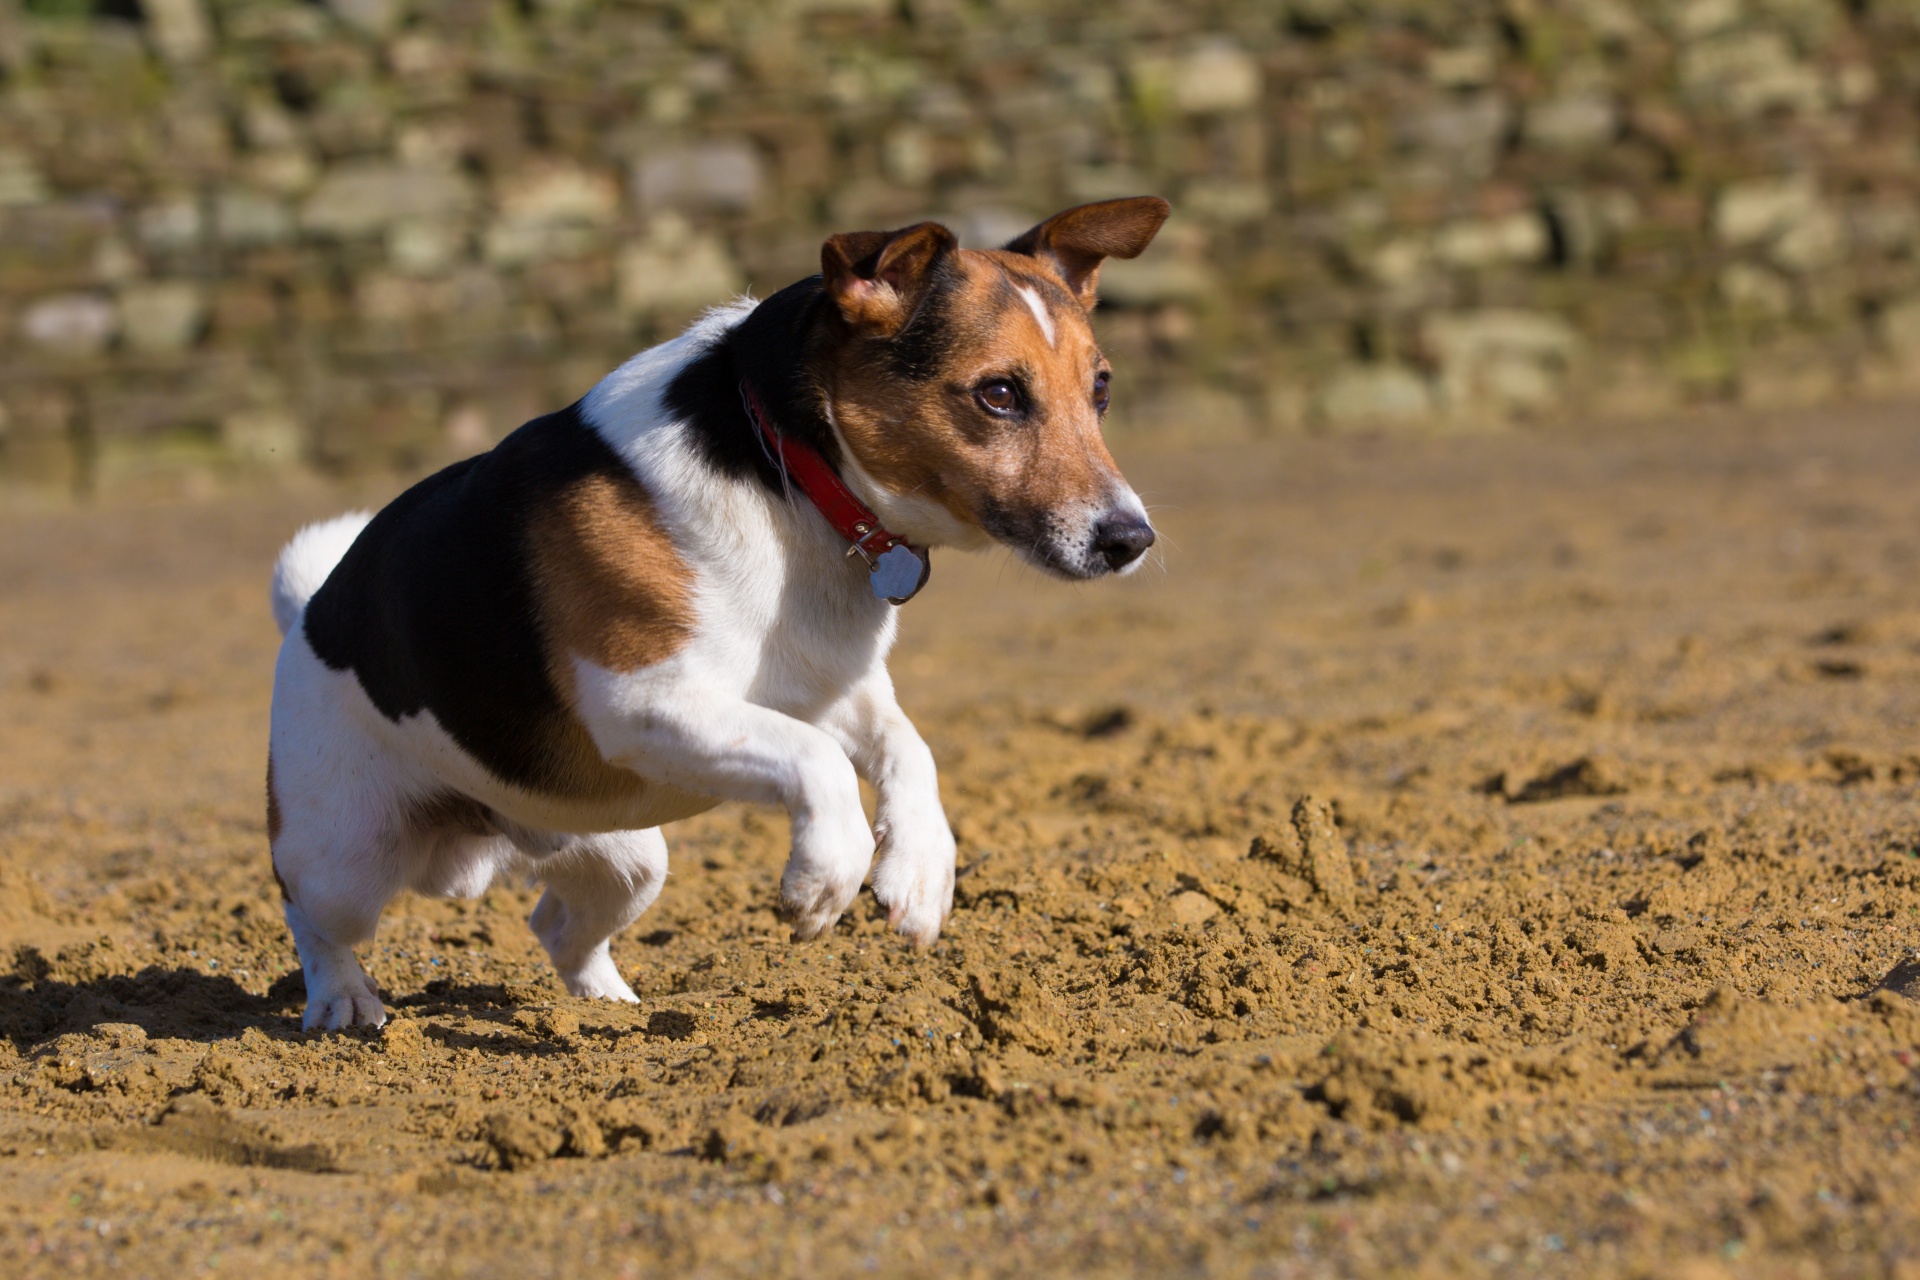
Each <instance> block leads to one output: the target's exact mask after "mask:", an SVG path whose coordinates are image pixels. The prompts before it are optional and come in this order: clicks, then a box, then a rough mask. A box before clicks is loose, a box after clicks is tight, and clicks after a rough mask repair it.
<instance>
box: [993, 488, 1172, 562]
mask: <svg viewBox="0 0 1920 1280" xmlns="http://www.w3.org/2000/svg"><path fill="white" fill-rule="evenodd" d="M1127 497H1128V498H1129V499H1131V501H1128V502H1121V503H1113V504H1111V505H1106V506H1103V507H1099V508H1091V507H1089V508H1082V509H1070V510H1067V511H1056V510H1036V511H1025V512H1014V511H1009V510H1006V509H1004V508H993V509H991V510H989V511H987V512H985V513H983V516H982V519H981V521H980V525H981V527H982V528H983V529H985V530H986V531H987V532H988V533H989V534H991V535H992V536H993V537H994V539H995V540H997V541H999V542H1000V543H1002V544H1004V545H1005V546H1007V547H1010V548H1011V549H1012V550H1013V551H1014V552H1015V554H1017V555H1019V556H1020V558H1021V559H1023V560H1025V561H1026V562H1027V563H1028V564H1030V565H1032V566H1034V567H1035V568H1036V569H1040V570H1043V571H1045V572H1047V573H1050V574H1053V575H1054V576H1055V577H1059V578H1067V579H1071V580H1074V581H1084V580H1086V579H1089V578H1103V577H1106V576H1107V575H1109V574H1127V573H1132V572H1133V571H1134V570H1135V569H1138V568H1139V567H1140V565H1141V564H1142V563H1143V562H1144V560H1145V557H1146V552H1147V548H1149V547H1151V546H1152V545H1153V542H1154V531H1153V525H1152V524H1151V523H1150V522H1149V521H1148V520H1147V518H1146V515H1145V513H1144V512H1142V511H1140V510H1139V501H1138V499H1134V498H1133V497H1132V494H1131V493H1129V494H1128V495H1127Z"/></svg>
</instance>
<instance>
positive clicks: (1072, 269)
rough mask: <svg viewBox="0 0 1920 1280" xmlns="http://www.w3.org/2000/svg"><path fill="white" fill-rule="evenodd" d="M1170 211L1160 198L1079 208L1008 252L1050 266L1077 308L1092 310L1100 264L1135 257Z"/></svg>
mask: <svg viewBox="0 0 1920 1280" xmlns="http://www.w3.org/2000/svg"><path fill="white" fill-rule="evenodd" d="M1172 212H1173V206H1172V205H1170V204H1168V203H1167V202H1166V201H1165V200H1162V199H1161V198H1160V197H1159V196H1129V197H1127V198H1126V199H1124V200H1102V201H1100V202H1098V203H1097V204H1083V205H1079V206H1076V207H1075V208H1072V209H1068V210H1067V211H1066V212H1064V213H1056V214H1054V215H1053V216H1052V217H1051V218H1048V219H1047V220H1046V221H1045V222H1043V223H1041V224H1040V225H1039V226H1037V227H1035V228H1033V229H1032V230H1031V231H1028V232H1027V233H1026V234H1025V235H1023V236H1021V237H1020V238H1018V239H1017V240H1013V241H1011V242H1010V243H1008V245H1007V252H1009V253H1024V254H1026V255H1027V256H1028V257H1030V258H1039V259H1041V260H1042V261H1043V262H1048V263H1051V264H1052V266H1053V269H1054V270H1056V271H1058V272H1059V273H1060V278H1061V279H1062V280H1065V281H1066V282H1067V287H1068V288H1069V289H1072V290H1073V293H1074V296H1075V297H1077V298H1079V299H1080V305H1081V306H1083V307H1085V308H1087V310H1089V311H1091V310H1093V304H1094V302H1095V301H1096V300H1097V299H1096V294H1097V291H1098V287H1099V283H1100V264H1101V263H1102V262H1103V261H1105V260H1106V259H1108V258H1137V257H1139V256H1140V253H1141V250H1143V249H1145V248H1146V247H1147V246H1148V245H1149V244H1151V243H1153V237H1154V234H1155V233H1156V232H1158V231H1159V230H1160V224H1161V223H1163V222H1165V221H1166V220H1167V215H1168V214H1169V213H1172Z"/></svg>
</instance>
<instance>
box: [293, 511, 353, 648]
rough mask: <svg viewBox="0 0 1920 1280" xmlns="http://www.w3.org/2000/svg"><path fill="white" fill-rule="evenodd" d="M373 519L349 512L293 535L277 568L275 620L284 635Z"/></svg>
mask: <svg viewBox="0 0 1920 1280" xmlns="http://www.w3.org/2000/svg"><path fill="white" fill-rule="evenodd" d="M372 519H373V516H372V514H371V513H370V512H366V511H349V512H348V513H347V514H346V515H343V516H335V517H334V518H333V519H331V520H322V521H320V523H318V524H310V525H308V526H307V527H306V528H304V529H302V530H301V531H300V532H298V533H296V534H294V535H293V540H292V541H290V542H288V543H287V545H286V548H285V549H284V550H283V551H281V552H280V559H279V561H278V562H277V563H276V564H275V565H274V566H273V620H274V621H275V622H277V623H279V624H280V634H281V635H285V634H287V632H289V631H291V630H293V624H294V623H296V622H298V621H300V615H301V614H302V613H303V612H305V610H306V607H307V601H309V600H311V599H313V593H314V592H316V591H318V590H319V589H320V587H321V584H322V583H324V582H326V580H327V575H328V574H330V573H332V572H333V566H335V565H337V564H339V563H340V560H341V557H343V556H345V555H346V554H347V548H348V547H351V546H352V545H353V540H354V539H355V538H357V537H359V536H360V531H361V530H362V529H364V528H366V527H367V523H368V521H370V520H372Z"/></svg>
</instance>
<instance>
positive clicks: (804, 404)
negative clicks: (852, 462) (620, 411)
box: [666, 276, 842, 493]
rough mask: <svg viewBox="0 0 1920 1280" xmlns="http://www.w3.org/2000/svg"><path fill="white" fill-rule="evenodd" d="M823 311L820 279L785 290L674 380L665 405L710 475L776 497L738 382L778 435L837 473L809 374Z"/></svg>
mask: <svg viewBox="0 0 1920 1280" xmlns="http://www.w3.org/2000/svg"><path fill="white" fill-rule="evenodd" d="M831 311H832V303H831V302H830V301H829V300H828V298H827V296H826V291H825V289H824V288H823V287H822V285H821V283H820V277H818V276H813V277H810V278H808V279H806V280H802V281H800V282H798V283H797V284H792V285H789V286H787V287H786V288H785V289H782V290H781V291H780V292H778V293H776V294H774V295H773V296H772V297H771V298H768V299H767V300H766V301H764V302H762V303H760V304H759V305H758V306H756V307H755V308H754V309H753V310H752V311H751V312H749V313H748V314H747V315H746V317H745V318H744V319H743V320H741V321H740V323H738V324H736V325H734V326H732V327H731V328H729V329H727V330H726V331H725V332H723V333H721V334H720V335H719V336H718V337H717V338H716V339H715V340H714V342H713V344H712V345H711V346H709V347H708V348H707V350H706V351H704V352H703V353H701V354H700V355H698V356H696V357H695V358H694V359H693V361H691V362H690V363H689V364H688V365H687V366H686V367H685V368H684V369H682V370H681V371H680V372H679V374H678V375H676V376H675V377H674V379H673V382H672V384H671V385H670V386H669V387H668V389H667V397H666V398H667V405H668V407H669V408H670V409H671V410H672V411H673V412H674V415H675V416H676V417H679V418H681V419H683V420H684V421H686V422H687V423H688V424H689V426H690V428H691V430H692V434H693V439H694V440H695V442H696V443H697V445H698V447H699V449H700V451H701V453H702V455H703V456H704V457H705V459H706V460H707V461H708V462H709V463H711V464H712V465H713V466H714V467H716V468H717V469H718V470H720V471H722V472H724V473H725V474H728V475H731V476H734V477H737V478H742V479H747V478H751V479H754V480H757V481H758V482H759V483H760V484H762V485H764V486H765V487H766V488H767V489H768V490H769V491H771V492H774V493H782V492H784V487H783V484H782V481H781V477H780V473H779V470H778V468H777V467H776V466H775V465H774V463H773V462H772V460H771V459H769V458H768V456H767V451H766V448H765V446H764V445H763V443H762V442H761V439H760V435H759V430H758V428H757V427H756V426H755V425H754V422H753V420H752V418H750V417H749V416H748V415H747V410H746V406H745V405H744V404H743V403H742V401H741V396H740V385H741V383H743V382H744V383H746V384H747V385H748V386H751V387H752V388H753V389H754V392H755V394H756V395H757V396H758V397H759V399H760V403H761V406H762V407H763V409H764V410H765V412H766V414H767V416H768V418H769V420H770V421H771V422H772V423H773V424H774V425H775V426H776V427H777V428H778V429H779V431H780V433H781V434H782V435H784V436H786V437H787V438H789V439H791V440H795V441H798V442H800V443H802V444H805V445H807V446H809V447H811V448H812V449H814V450H815V451H816V452H818V453H819V454H820V456H821V457H823V458H825V459H826V460H827V462H828V464H829V465H831V466H833V467H834V468H835V469H836V470H839V469H840V467H841V462H842V453H841V448H840V441H839V439H838V437H837V436H836V434H835V432H834V430H833V426H832V424H831V423H830V422H829V421H828V419H827V412H826V400H825V393H824V391H823V389H822V388H821V386H820V382H819V379H818V377H817V376H816V373H815V367H816V360H817V358H818V354H819V352H820V350H821V346H822V343H823V341H824V336H825V330H826V328H827V326H828V325H829V324H830V323H831V315H830V313H831Z"/></svg>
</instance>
